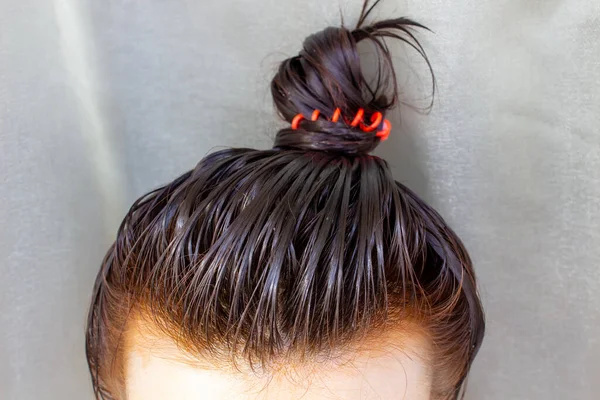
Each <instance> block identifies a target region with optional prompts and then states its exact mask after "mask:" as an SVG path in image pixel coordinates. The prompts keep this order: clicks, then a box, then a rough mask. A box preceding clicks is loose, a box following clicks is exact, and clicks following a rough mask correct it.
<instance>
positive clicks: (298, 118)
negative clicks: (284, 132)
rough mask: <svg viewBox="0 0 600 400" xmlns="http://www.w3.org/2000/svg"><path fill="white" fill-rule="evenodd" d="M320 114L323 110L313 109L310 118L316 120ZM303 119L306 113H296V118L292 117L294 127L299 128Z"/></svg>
mask: <svg viewBox="0 0 600 400" xmlns="http://www.w3.org/2000/svg"><path fill="white" fill-rule="evenodd" d="M319 114H321V111H319V110H315V111H313V112H312V115H311V117H310V120H311V121H316V120H317V119H318V118H319ZM303 119H304V115H302V114H296V116H295V117H294V119H292V129H294V130H296V129H298V126H299V125H300V121H302V120H303Z"/></svg>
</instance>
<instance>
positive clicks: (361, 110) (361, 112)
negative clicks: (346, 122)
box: [350, 108, 365, 128]
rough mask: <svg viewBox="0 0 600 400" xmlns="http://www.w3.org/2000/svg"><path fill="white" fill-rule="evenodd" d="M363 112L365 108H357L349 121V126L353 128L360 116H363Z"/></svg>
mask: <svg viewBox="0 0 600 400" xmlns="http://www.w3.org/2000/svg"><path fill="white" fill-rule="evenodd" d="M364 114H365V110H363V109H362V108H359V109H358V112H357V113H356V116H355V117H354V119H353V120H352V122H351V123H350V126H351V127H353V128H354V127H355V126H356V125H358V123H359V122H360V121H362V118H363V115H364Z"/></svg>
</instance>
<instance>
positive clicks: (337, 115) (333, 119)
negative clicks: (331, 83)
mask: <svg viewBox="0 0 600 400" xmlns="http://www.w3.org/2000/svg"><path fill="white" fill-rule="evenodd" d="M340 115H342V110H340V108H339V107H338V108H336V109H335V111H334V112H333V116H332V117H331V122H338V119H340Z"/></svg>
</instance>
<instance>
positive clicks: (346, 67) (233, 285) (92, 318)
mask: <svg viewBox="0 0 600 400" xmlns="http://www.w3.org/2000/svg"><path fill="white" fill-rule="evenodd" d="M367 3H368V2H365V7H364V8H363V12H362V14H361V17H360V20H359V23H358V26H357V28H356V29H354V30H352V31H349V30H347V29H345V28H327V29H325V30H323V31H321V32H319V33H317V34H315V35H312V36H310V37H309V38H308V39H306V41H305V43H304V48H303V50H302V52H300V54H299V55H298V56H296V57H293V58H291V59H288V60H286V61H284V62H283V63H282V64H281V67H280V68H279V71H278V72H277V75H276V76H275V78H274V79H273V82H272V85H271V88H272V92H273V98H274V101H275V104H276V106H277V109H278V111H279V113H280V114H281V115H282V116H283V117H284V118H285V119H286V120H287V121H290V122H291V121H292V120H293V119H294V117H295V116H296V115H297V114H298V113H301V114H303V115H304V116H305V118H304V119H302V120H301V121H300V122H299V124H298V126H297V129H291V128H289V129H283V130H281V131H280V132H279V133H278V134H277V138H276V140H275V146H274V148H273V149H269V150H255V149H239V148H237V149H236V148H233V149H226V150H222V151H218V152H215V153H212V154H209V155H208V156H206V157H205V158H203V159H202V160H200V162H199V163H198V165H197V166H196V167H195V168H194V169H192V170H191V171H188V172H186V173H184V174H183V175H181V176H180V177H178V178H176V179H174V180H173V181H172V182H169V183H167V184H166V185H165V186H163V187H160V188H158V189H156V190H153V191H151V192H149V193H148V194H146V195H144V196H142V197H140V198H139V199H138V200H137V201H136V202H135V203H134V204H133V205H132V207H131V209H130V210H129V212H128V213H127V215H126V216H125V218H124V220H123V223H122V225H121V226H120V228H119V231H118V233H117V237H116V239H115V242H114V243H113V245H112V246H111V248H110V249H109V250H108V252H107V254H106V257H105V259H104V261H103V262H102V266H101V268H100V271H99V273H98V277H97V280H96V285H95V287H94V294H93V298H92V304H91V307H90V313H89V319H88V328H87V335H86V344H87V357H88V363H89V366H90V370H91V372H92V380H93V384H94V389H95V393H96V397H97V398H104V399H113V398H119V397H120V395H119V393H122V392H123V385H124V381H123V376H122V373H120V371H121V370H120V369H119V368H120V367H119V360H122V359H123V352H124V351H125V350H126V346H120V344H121V342H122V337H123V333H124V332H126V331H127V327H128V326H129V324H131V321H130V316H132V315H135V316H140V315H141V316H142V317H143V316H145V317H147V320H149V321H150V322H151V323H152V324H153V325H156V326H158V327H159V330H160V332H162V333H163V334H166V335H169V336H170V337H171V338H173V340H175V341H176V343H177V344H178V346H180V347H181V348H182V349H185V350H186V351H187V352H188V353H189V354H190V355H191V356H194V357H198V358H201V357H209V358H210V359H211V360H214V361H215V363H217V365H240V364H241V363H246V365H249V366H251V367H252V368H254V367H257V368H260V369H261V370H263V371H268V370H269V368H270V366H272V365H273V363H276V362H281V361H282V360H283V361H286V360H290V359H294V360H313V359H314V358H315V357H317V358H321V359H322V358H323V357H334V354H336V353H338V351H342V350H343V349H348V348H349V347H348V346H350V345H353V344H356V343H357V341H359V340H361V338H364V337H366V336H368V335H374V336H376V337H378V335H380V334H381V333H382V330H384V329H387V330H395V332H396V331H402V330H403V329H405V327H406V326H407V325H408V324H412V325H411V326H414V325H416V326H418V327H419V331H420V332H421V331H422V332H425V334H426V336H427V338H428V339H429V341H430V342H431V347H432V349H431V353H432V354H431V367H432V370H433V377H432V379H433V387H432V398H435V399H456V398H458V397H459V394H460V391H461V388H462V387H463V383H464V382H465V379H466V376H467V374H468V372H469V368H470V366H471V363H472V362H473V359H474V357H475V355H476V354H477V351H478V349H479V347H480V345H481V341H482V338H483V332H484V325H485V324H484V319H483V310H482V307H481V303H480V301H479V297H478V294H477V286H476V280H475V274H474V272H473V266H472V263H471V260H470V258H469V255H468V253H467V251H466V249H465V247H464V246H463V244H462V242H461V241H460V239H459V238H458V236H457V235H456V234H455V233H454V232H453V231H452V229H451V228H450V227H449V226H448V225H447V224H446V222H445V221H444V220H443V218H442V217H441V216H440V215H439V214H438V213H437V212H436V211H435V210H434V209H432V208H431V207H430V206H428V205H427V204H426V203H425V202H424V201H423V200H421V199H420V198H419V197H418V196H417V195H416V194H415V193H413V192H412V191H411V190H410V189H408V188H407V187H406V186H404V185H402V184H401V183H399V182H396V181H395V180H394V178H393V176H392V173H391V171H390V169H389V167H388V164H387V163H386V162H385V161H384V160H382V159H381V158H379V157H375V156H371V155H368V154H366V153H368V152H369V151H371V150H372V149H373V148H374V147H375V146H376V145H377V144H378V142H379V141H380V140H381V139H380V138H379V137H378V136H377V134H376V133H373V132H364V131H363V130H362V129H359V128H356V127H352V126H351V124H348V123H347V122H345V121H344V118H345V119H349V118H350V117H351V116H353V115H355V114H356V113H357V112H358V111H359V110H360V109H363V110H364V113H365V118H367V119H370V117H371V115H373V114H374V113H377V112H380V113H382V114H385V113H386V112H387V111H388V110H389V109H390V107H392V106H393V105H394V104H395V103H397V102H398V92H397V91H398V89H397V86H396V77H395V75H394V70H393V67H392V63H391V56H390V52H389V50H388V48H387V47H386V44H385V42H384V41H383V39H384V38H396V39H400V40H403V41H405V42H406V43H409V44H411V46H412V47H414V48H416V49H417V51H418V52H419V53H421V54H422V55H423V56H424V53H423V51H422V49H421V47H420V45H419V44H418V42H417V41H416V39H415V38H414V36H413V35H412V33H411V28H413V27H422V25H419V24H418V23H416V22H414V21H411V20H408V19H405V18H398V19H391V20H386V21H382V22H377V23H374V24H372V25H369V26H363V25H364V22H365V19H366V17H367V15H368V13H369V11H370V8H367V7H366V5H367ZM362 40H370V41H372V43H374V44H375V47H376V48H377V49H378V54H379V58H378V60H379V69H378V71H377V73H376V75H375V79H374V80H373V82H374V83H368V81H367V79H366V78H365V76H364V75H363V72H362V70H361V67H360V62H359V61H360V60H359V56H358V51H357V48H356V46H357V43H359V42H360V41H362ZM336 108H340V111H341V114H342V116H343V117H344V118H340V119H339V120H338V122H334V121H328V120H327V118H328V117H329V116H331V115H332V114H333V113H334V112H335V109H336ZM314 110H319V111H320V113H321V114H320V116H321V118H319V119H317V120H315V121H311V120H310V119H309V117H311V116H312V113H313V112H314ZM405 322H406V323H407V324H405ZM124 349H125V350H124Z"/></svg>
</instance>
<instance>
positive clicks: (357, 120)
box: [292, 107, 392, 141]
mask: <svg viewBox="0 0 600 400" xmlns="http://www.w3.org/2000/svg"><path fill="white" fill-rule="evenodd" d="M319 115H321V111H319V110H314V111H313V112H312V115H311V116H310V120H311V121H316V120H317V119H319ZM341 115H342V110H340V108H339V107H337V108H336V109H335V110H334V112H333V115H332V116H331V121H332V122H338V120H339V118H340V116H341ZM364 115H365V110H364V109H362V108H359V109H358V111H357V112H356V115H355V116H354V119H353V120H352V122H351V123H350V126H351V127H353V128H354V127H356V126H357V125H359V124H360V129H361V130H362V131H363V132H373V131H374V130H375V129H377V127H378V126H379V125H381V122H382V121H383V127H382V129H381V130H379V131H377V133H376V134H375V135H376V136H377V137H378V138H379V139H380V140H381V141H384V140H386V139H387V138H388V137H389V136H390V131H391V130H392V123H391V122H390V121H389V120H387V119H383V114H382V113H381V112H379V111H376V112H374V113H373V114H372V115H371V124H370V125H365V123H364V121H363V117H364ZM303 119H304V115H302V114H296V116H295V117H294V119H292V129H294V130H296V129H298V126H299V125H300V122H301V121H302V120H303ZM346 123H347V122H346Z"/></svg>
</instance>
